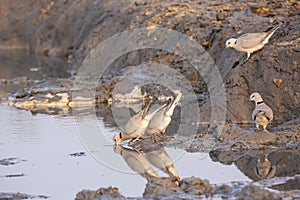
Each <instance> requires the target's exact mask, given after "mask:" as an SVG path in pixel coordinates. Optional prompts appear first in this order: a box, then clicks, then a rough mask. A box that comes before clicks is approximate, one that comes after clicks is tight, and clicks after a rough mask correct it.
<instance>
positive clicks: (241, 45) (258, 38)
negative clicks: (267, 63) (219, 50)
mask: <svg viewBox="0 0 300 200" xmlns="http://www.w3.org/2000/svg"><path fill="white" fill-rule="evenodd" d="M282 24H283V22H280V23H279V24H278V25H276V26H275V27H273V28H270V29H268V30H266V31H264V32H259V33H246V34H243V35H241V36H240V37H238V38H230V39H228V40H227V41H226V48H229V47H231V48H234V49H235V50H237V51H240V52H246V53H247V58H246V61H247V60H248V59H249V58H250V55H251V53H253V52H255V51H258V50H260V49H262V48H263V46H264V45H265V44H267V43H268V42H269V39H270V38H271V36H272V35H273V34H274V33H275V31H276V30H277V29H278V28H279V27H280V26H281V25H282Z"/></svg>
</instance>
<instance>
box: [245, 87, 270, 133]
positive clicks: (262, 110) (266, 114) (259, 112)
mask: <svg viewBox="0 0 300 200" xmlns="http://www.w3.org/2000/svg"><path fill="white" fill-rule="evenodd" d="M250 101H254V102H255V109H254V110H253V113H252V119H253V120H254V121H255V124H256V128H257V130H259V126H262V127H263V130H264V131H267V129H266V128H267V125H268V124H269V122H271V121H272V120H273V111H272V109H271V108H270V107H269V106H267V105H266V104H265V103H264V101H263V99H262V97H261V95H260V94H259V93H257V92H255V93H252V94H251V95H250Z"/></svg>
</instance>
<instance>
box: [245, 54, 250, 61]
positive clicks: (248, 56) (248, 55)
mask: <svg viewBox="0 0 300 200" xmlns="http://www.w3.org/2000/svg"><path fill="white" fill-rule="evenodd" d="M249 58H250V53H249V52H247V58H246V60H245V61H247V60H248V59H249Z"/></svg>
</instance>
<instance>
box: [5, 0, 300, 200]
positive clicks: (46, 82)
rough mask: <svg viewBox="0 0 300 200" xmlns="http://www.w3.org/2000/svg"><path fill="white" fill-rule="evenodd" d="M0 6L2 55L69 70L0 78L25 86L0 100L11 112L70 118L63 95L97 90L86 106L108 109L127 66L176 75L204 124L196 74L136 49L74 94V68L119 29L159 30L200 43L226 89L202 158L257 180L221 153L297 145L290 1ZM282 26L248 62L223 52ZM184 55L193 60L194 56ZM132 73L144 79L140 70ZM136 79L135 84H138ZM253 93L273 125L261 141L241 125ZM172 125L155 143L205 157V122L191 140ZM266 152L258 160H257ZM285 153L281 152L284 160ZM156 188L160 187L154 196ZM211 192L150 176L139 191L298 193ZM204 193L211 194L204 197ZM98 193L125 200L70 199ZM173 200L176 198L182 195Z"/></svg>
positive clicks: (294, 19) (217, 190) (202, 86)
mask: <svg viewBox="0 0 300 200" xmlns="http://www.w3.org/2000/svg"><path fill="white" fill-rule="evenodd" d="M0 9H1V12H0V19H1V20H0V25H1V27H3V28H2V29H1V31H0V41H1V42H0V48H1V49H4V50H7V51H8V50H16V49H23V50H26V51H30V52H31V53H38V54H43V55H46V56H58V57H61V58H64V59H66V60H67V61H68V62H71V63H74V64H75V67H74V70H73V71H72V73H71V74H72V76H71V77H70V78H69V79H56V78H54V79H49V78H47V77H44V78H43V79H42V80H31V79H29V78H26V77H25V78H21V79H13V80H10V79H9V77H8V78H7V79H3V80H2V81H1V82H0V84H1V86H2V87H10V85H14V84H19V85H21V86H18V87H21V88H23V87H24V86H25V89H21V90H19V91H18V92H16V93H13V94H9V95H8V96H9V97H7V94H1V99H3V100H8V99H9V101H10V102H11V104H12V105H14V106H16V107H20V108H25V109H28V110H31V111H32V112H33V113H35V112H42V113H47V114H59V113H61V112H63V113H64V114H65V113H69V112H71V110H72V108H71V107H72V106H71V104H72V101H73V99H72V95H71V93H72V91H74V90H82V91H93V90H95V91H96V97H95V98H94V99H92V100H91V102H87V103H86V104H85V105H92V106H93V105H94V103H95V102H98V103H99V102H102V103H103V102H105V103H107V102H109V101H113V99H114V96H113V95H112V91H113V90H114V86H115V85H116V83H118V81H119V80H120V79H121V77H122V76H123V75H124V73H125V72H126V71H127V70H128V69H129V68H130V66H138V65H140V64H144V65H147V64H149V63H153V62H158V63H163V64H166V65H168V66H170V67H172V68H173V69H175V70H176V71H178V72H180V73H181V74H183V75H184V77H185V78H186V79H187V81H188V83H189V84H190V85H191V86H192V88H193V90H194V92H195V93H196V96H197V99H198V103H199V106H200V112H201V113H202V115H201V116H203V117H201V119H200V121H199V123H200V124H203V123H204V124H205V123H206V124H207V122H209V118H210V111H211V105H210V96H209V93H208V91H207V87H206V83H205V81H204V80H203V77H202V76H201V75H200V74H199V73H198V72H197V70H195V69H194V68H193V67H192V66H191V64H190V63H188V62H187V61H186V60H184V59H183V58H181V57H179V58H178V56H176V55H174V54H172V53H169V52H166V51H161V50H157V49H146V50H145V49H143V50H136V51H133V52H130V53H127V54H125V55H123V56H121V57H119V58H118V59H116V60H115V61H114V62H113V63H112V64H111V65H110V66H109V70H107V72H106V73H105V75H104V76H103V77H102V78H101V80H100V81H99V84H98V86H97V87H95V88H75V89H74V88H73V84H74V82H73V81H74V79H75V77H76V73H77V69H78V68H79V67H80V63H81V62H82V60H83V58H84V57H85V56H86V55H87V54H88V52H89V51H90V50H91V49H92V48H93V47H95V46H96V45H97V44H98V43H99V42H102V41H104V40H105V39H107V38H109V37H111V36H112V35H114V34H117V33H120V32H122V31H126V30H133V29H135V28H141V27H161V28H168V29H172V30H175V31H178V32H180V33H183V34H185V35H186V36H188V37H190V38H191V39H193V40H195V41H196V42H197V43H198V44H199V45H202V46H203V47H204V48H205V50H207V51H208V52H209V54H210V56H211V57H212V59H213V61H214V62H215V63H216V65H217V67H218V69H219V71H220V73H221V75H222V78H223V80H222V81H223V83H224V85H225V88H226V103H227V115H226V124H225V127H224V130H223V132H222V134H221V135H219V136H218V138H217V139H218V142H215V143H214V144H213V146H212V147H210V149H209V150H213V151H211V153H210V154H211V157H213V158H214V159H216V160H217V161H219V162H222V163H232V162H235V164H236V165H237V166H238V167H239V168H240V169H241V170H242V171H245V173H247V174H249V176H251V177H252V178H253V177H254V178H253V179H254V180H257V179H259V177H257V176H256V177H255V175H254V174H253V170H252V168H251V169H247V168H245V166H244V165H241V163H243V162H249V163H253V162H254V161H253V160H255V159H257V158H256V157H255V159H254V158H252V157H251V156H240V155H239V156H238V157H239V159H235V158H236V157H237V156H236V155H235V154H234V153H232V152H230V153H228V152H226V151H225V149H230V148H233V149H263V148H266V149H268V148H280V147H283V146H287V147H288V148H289V147H295V146H296V147H298V146H299V143H300V126H299V117H300V77H299V76H300V67H299V66H300V23H299V21H300V12H299V10H300V4H299V2H297V1H293V0H290V1H272V2H270V1H235V2H233V1H222V2H221V1H215V2H211V1H205V2H195V1H190V0H186V1H180V2H174V1H164V2H161V1H158V0H139V1H125V0H121V1H112V0H104V1H94V0H87V1H35V0H29V1H27V4H26V5H20V3H19V1H13V2H12V1H9V0H4V1H1V2H0ZM16 13H17V14H16ZM280 21H282V22H283V25H282V26H281V27H280V29H279V30H278V31H277V32H276V33H275V34H274V35H273V36H272V38H271V39H270V42H269V43H268V44H267V45H266V46H265V47H264V48H263V49H262V50H261V51H258V52H256V53H254V54H253V55H252V56H251V58H250V59H249V60H248V61H247V62H246V63H244V62H243V61H244V59H245V54H244V53H239V52H237V51H235V50H233V49H225V41H226V40H227V39H228V38H230V37H237V36H239V35H241V34H243V33H247V32H259V31H264V30H267V29H268V28H270V27H272V26H274V25H275V24H277V23H278V22H280ZM158 40H159V38H158ZM162 42H163V41H162ZM189 53H190V54H191V55H192V54H193V52H192V51H190V52H189ZM47 67H48V66H47ZM60 67H63V65H60ZM50 68H51V67H50ZM130 69H131V68H130ZM137 72H138V73H140V74H141V75H142V74H143V72H140V71H138V70H137ZM86 81H87V82H88V80H86ZM135 81H136V82H135V83H139V82H142V81H143V80H142V79H138V80H135ZM26 84H27V86H26ZM132 89H133V88H132ZM143 90H144V91H145V94H146V96H151V95H152V96H159V95H162V94H170V91H168V90H166V88H163V87H156V86H155V87H151V86H149V87H145V88H143ZM10 91H11V92H12V91H13V90H10ZM254 91H256V92H259V93H261V94H262V95H263V97H264V100H265V102H267V103H268V104H269V105H270V106H271V107H272V109H273V111H274V116H275V118H274V121H273V123H272V124H271V125H270V128H269V130H270V132H269V133H266V134H263V133H261V132H255V131H254V128H253V127H254V125H253V124H251V127H250V128H249V126H246V127H244V126H242V125H240V124H241V123H248V122H251V112H252V109H253V104H252V103H251V102H249V101H248V99H249V95H250V93H252V92H254ZM224 101H225V99H224ZM37 102H38V103H39V102H40V104H38V103H37ZM22 103H23V104H22ZM89 103H91V104H89ZM20 105H21V106H20ZM22 105H23V106H22ZM24 105H25V106H24ZM39 105H40V106H39ZM110 114H111V111H110V110H108V111H107V112H106V113H104V114H103V113H102V114H101V113H98V115H100V116H101V115H105V116H106V117H107V118H109V117H110V116H111V115H110ZM176 114H177V115H178V114H180V109H179V110H177V111H176V110H175V116H176ZM174 119H175V120H174V122H172V124H171V125H170V127H171V128H169V130H168V131H167V133H166V135H167V137H166V138H163V139H162V144H164V145H166V146H169V147H177V148H183V149H185V150H187V151H201V150H203V143H204V141H205V139H206V137H205V134H206V131H207V130H206V127H207V125H206V127H204V128H203V129H201V130H199V132H198V133H197V135H192V136H177V137H176V136H175V137H174V136H173V133H174V130H175V132H176V130H177V128H178V124H177V122H178V120H177V121H176V117H175V118H174ZM236 123H237V124H236ZM219 149H221V150H219ZM218 151H221V152H218ZM224 151H225V152H224ZM266 154H270V155H269V159H270V160H273V162H277V161H276V158H274V157H272V153H271V152H267V153H266ZM266 154H262V155H261V157H262V158H261V159H263V156H265V155H266ZM228 155H229V156H228ZM285 155H287V154H284V155H283V156H282V157H284V156H285ZM228 157H229V158H228ZM293 158H294V157H293ZM297 159H299V158H298V157H297V156H296V159H295V160H297ZM277 163H280V162H279V161H278V162H277ZM294 164H295V163H294ZM278 173H279V172H278ZM297 173H298V172H297ZM297 173H296V174H297ZM293 175H295V174H293ZM290 182H291V183H290V184H291V185H293V184H297V183H299V178H298V177H295V178H294V179H293V180H290ZM162 185H167V186H168V187H166V188H164V189H162V187H161V186H162ZM202 187H203V188H204V189H203V188H202ZM187 188H189V190H188V191H187ZM211 188H213V187H212V186H211V184H209V183H207V182H203V180H198V178H186V179H183V180H182V181H181V182H180V183H178V184H175V183H174V182H170V181H169V180H167V179H155V180H152V181H150V182H149V183H148V184H147V187H146V190H145V193H144V198H160V197H165V198H173V197H175V196H174V194H173V193H174V192H177V193H176V195H177V194H184V195H183V198H194V197H195V196H193V195H196V196H197V195H203V194H204V195H210V194H211V193H214V194H220V195H225V196H226V195H227V194H228V197H230V196H231V197H232V196H235V197H238V196H237V195H240V196H239V197H241V198H243V197H244V198H246V199H247V197H249V198H253V194H255V195H256V194H260V195H259V196H262V199H263V198H264V197H265V198H273V199H280V198H282V197H284V196H285V195H287V196H289V195H290V196H291V197H292V198H293V197H294V198H296V197H295V196H297V192H295V194H293V192H290V193H288V192H287V193H282V194H278V193H274V192H272V191H269V190H267V189H265V188H258V186H255V185H247V186H244V185H242V186H238V185H234V186H220V187H219V186H214V189H211ZM274 188H277V189H278V188H284V186H282V185H280V184H279V185H278V186H274ZM160 189H162V191H161V190H160ZM298 189H299V188H298ZM199 191H201V192H199ZM205 191H209V192H208V193H205ZM212 191H214V192H212ZM237 191H238V192H237ZM149 194H155V195H156V196H155V195H154V196H151V195H149ZM101 195H104V196H105V195H108V197H114V198H123V196H122V195H120V194H119V193H118V190H117V189H115V188H108V189H104V188H102V189H99V190H98V191H96V192H92V191H83V192H80V193H79V194H78V195H77V199H93V198H101V197H103V196H101ZM176 197H177V196H176ZM255 197H257V196H255ZM298 197H299V194H298ZM124 198H125V197H124ZM177 198H180V195H179V197H177Z"/></svg>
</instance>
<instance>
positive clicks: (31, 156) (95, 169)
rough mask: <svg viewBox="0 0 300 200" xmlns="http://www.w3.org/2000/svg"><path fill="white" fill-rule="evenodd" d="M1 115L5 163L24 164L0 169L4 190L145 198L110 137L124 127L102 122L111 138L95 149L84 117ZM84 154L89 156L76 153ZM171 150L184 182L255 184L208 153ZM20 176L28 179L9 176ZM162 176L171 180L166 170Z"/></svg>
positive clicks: (5, 109)
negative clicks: (116, 192) (114, 190)
mask: <svg viewBox="0 0 300 200" xmlns="http://www.w3.org/2000/svg"><path fill="white" fill-rule="evenodd" d="M0 113H1V114H0V127H1V129H0V160H1V159H7V158H19V160H20V162H19V163H17V164H15V165H9V166H5V165H0V188H1V191H0V192H21V193H27V194H33V195H46V196H50V197H51V199H74V198H75V196H76V194H77V193H78V192H79V191H81V190H83V189H91V190H96V189H98V188H100V187H108V186H115V187H118V188H119V189H120V193H121V194H123V195H125V196H142V194H143V191H144V189H145V185H146V179H145V178H143V177H142V176H140V175H139V174H137V173H134V172H133V171H132V170H131V169H130V168H129V167H128V166H127V164H126V162H125V161H124V159H123V158H122V157H121V156H120V155H119V154H116V153H114V151H113V146H112V142H111V140H110V138H109V137H110V136H112V135H113V134H115V133H117V132H118V129H117V128H105V127H106V126H104V122H103V121H102V120H101V118H100V119H99V118H98V119H97V126H99V127H102V128H104V129H106V130H105V131H106V132H107V133H108V135H105V137H103V135H101V132H99V133H98V134H99V135H98V136H99V138H102V140H104V141H99V142H98V141H95V140H94V145H96V147H95V146H94V149H91V148H89V144H87V140H86V139H85V138H84V135H89V134H90V132H92V131H94V130H90V127H88V126H89V123H86V124H84V123H80V128H79V127H78V119H77V120H76V121H75V119H74V117H73V116H72V115H70V116H57V115H44V114H35V115H33V114H31V112H29V111H25V110H18V109H16V108H14V107H9V106H7V105H5V104H0ZM87 118H88V116H87ZM81 120H83V121H84V120H85V119H83V118H82V119H81ZM84 126H86V127H84ZM82 128H83V129H85V131H84V133H82ZM92 134H95V133H92ZM96 134H97V133H96ZM98 136H97V137H98ZM97 137H96V138H97ZM97 144H99V145H98V146H97ZM80 152H85V155H84V156H71V155H70V154H72V153H80ZM166 152H167V153H168V154H169V156H170V157H171V158H172V159H173V160H174V161H175V163H174V165H175V167H176V170H177V172H178V174H179V175H180V177H181V178H185V177H191V176H197V177H200V178H203V179H208V180H209V181H210V182H211V183H229V182H231V181H250V179H249V178H248V177H246V176H245V175H244V174H243V173H241V172H240V171H239V169H238V168H237V167H236V166H235V165H233V164H232V165H222V164H220V163H216V162H212V161H211V159H210V157H209V156H208V154H207V153H186V152H185V151H183V150H180V149H171V148H166ZM110 161H111V163H110ZM18 174H24V176H18V177H7V176H8V175H18ZM158 174H159V175H162V176H166V175H165V174H164V173H163V172H158Z"/></svg>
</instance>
